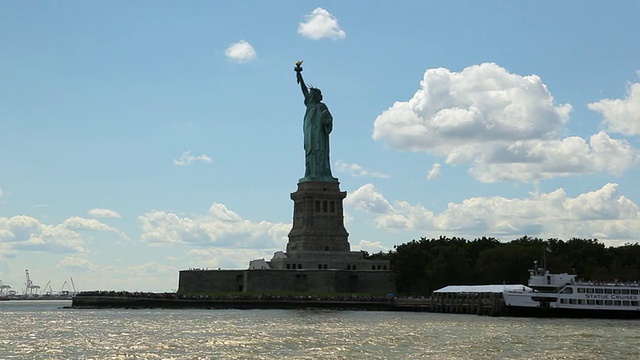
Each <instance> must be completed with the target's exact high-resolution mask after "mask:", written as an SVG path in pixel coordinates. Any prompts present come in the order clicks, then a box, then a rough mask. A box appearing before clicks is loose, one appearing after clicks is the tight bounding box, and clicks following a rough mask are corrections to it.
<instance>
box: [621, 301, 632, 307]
mask: <svg viewBox="0 0 640 360" xmlns="http://www.w3.org/2000/svg"><path fill="white" fill-rule="evenodd" d="M622 305H623V306H630V305H631V301H628V300H625V301H623V302H622Z"/></svg>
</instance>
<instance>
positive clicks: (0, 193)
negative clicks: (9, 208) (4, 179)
mask: <svg viewBox="0 0 640 360" xmlns="http://www.w3.org/2000/svg"><path fill="white" fill-rule="evenodd" d="M2 195H4V193H3V192H2V188H1V187H0V197H2Z"/></svg>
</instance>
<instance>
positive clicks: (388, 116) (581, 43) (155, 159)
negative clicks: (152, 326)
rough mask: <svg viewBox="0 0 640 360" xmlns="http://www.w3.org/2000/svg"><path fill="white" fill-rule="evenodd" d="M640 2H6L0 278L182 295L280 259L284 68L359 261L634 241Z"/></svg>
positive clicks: (294, 163)
mask: <svg viewBox="0 0 640 360" xmlns="http://www.w3.org/2000/svg"><path fill="white" fill-rule="evenodd" d="M639 12H640V4H639V3H637V2H636V1H617V2H615V4H610V3H607V2H604V1H602V2H597V1H593V2H583V1H562V2H555V1H536V2H522V1H520V2H511V1H482V2H480V1H449V2H440V3H437V2H424V1H394V2H369V3H366V4H365V3H356V2H344V1H335V2H334V1H318V2H310V1H298V2H294V1H271V2H265V1H244V2H204V1H183V2H180V3H179V4H177V3H174V2H165V1H136V2H123V1H112V2H107V3H96V2H89V3H87V2H80V1H67V2H48V3H41V2H38V3H36V2H4V3H2V5H0V79H1V82H2V86H1V87H0V280H2V281H3V283H4V284H9V285H11V286H12V288H13V289H14V290H17V291H19V292H20V291H21V288H22V287H24V285H23V284H24V270H25V269H29V271H30V273H31V277H32V279H33V280H34V283H36V284H38V285H41V286H43V287H44V284H45V283H47V282H48V281H51V282H50V284H51V287H52V288H53V290H54V291H55V290H59V288H60V287H61V286H62V284H63V282H64V281H68V279H69V277H73V279H74V282H75V284H76V286H77V288H78V289H80V290H90V289H116V290H122V289H125V290H151V291H171V290H174V289H176V288H177V280H178V271H179V270H180V269H187V268H193V267H198V268H246V267H247V266H248V262H249V260H251V259H256V258H266V259H270V258H271V256H272V254H273V252H275V251H278V250H284V248H285V245H286V242H287V233H288V231H289V230H290V228H291V217H292V209H293V203H292V201H291V200H290V198H289V194H290V193H291V192H293V191H295V190H296V184H297V180H298V179H299V178H301V177H302V176H303V175H304V153H303V150H302V117H303V114H304V104H303V99H302V94H301V93H300V89H299V87H298V86H297V84H296V82H295V73H294V71H293V67H294V62H295V61H297V60H304V64H303V67H304V72H303V75H304V76H305V80H306V81H307V83H309V84H311V85H314V86H317V87H319V88H320V89H322V91H323V95H324V101H325V103H326V104H327V105H328V107H329V109H330V111H331V112H332V114H333V117H334V127H333V133H332V134H331V163H332V170H333V174H334V176H336V177H338V178H339V179H340V182H341V188H342V190H344V191H347V192H348V197H347V199H346V200H345V211H346V220H345V221H346V226H347V229H348V231H349V233H350V238H349V240H350V243H351V246H352V249H353V250H359V249H364V250H368V251H370V252H377V251H379V250H383V251H386V250H389V249H392V248H393V245H395V244H400V243H404V242H407V241H410V240H412V239H417V238H420V237H422V236H424V237H437V236H440V235H445V236H461V237H466V238H468V239H473V238H476V237H481V236H494V237H497V238H499V239H501V240H503V241H509V240H512V239H515V238H518V237H520V236H523V235H529V236H535V237H542V238H551V237H555V238H561V239H570V238H572V237H581V238H597V239H599V240H600V241H602V242H603V243H605V244H606V245H607V246H617V245H621V244H624V243H635V242H638V241H639V240H640V210H639V208H638V207H639V206H640V190H639V188H638V185H637V183H638V179H639V178H640V168H639V165H640V162H639V159H640V150H639V149H640V48H638V46H637V45H636V42H637V25H635V24H636V22H637V19H636V17H637V14H638V13H639Z"/></svg>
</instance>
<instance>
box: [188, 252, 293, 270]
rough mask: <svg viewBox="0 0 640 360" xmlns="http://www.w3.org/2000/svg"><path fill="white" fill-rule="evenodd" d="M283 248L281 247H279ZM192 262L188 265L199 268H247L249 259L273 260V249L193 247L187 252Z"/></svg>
mask: <svg viewBox="0 0 640 360" xmlns="http://www.w3.org/2000/svg"><path fill="white" fill-rule="evenodd" d="M278 250H281V249H278ZM187 255H188V256H189V259H190V261H192V263H190V264H189V265H188V266H186V267H190V268H199V269H218V268H221V269H247V268H248V267H249V261H251V260H254V259H265V260H271V258H272V257H273V249H235V248H230V247H227V248H224V247H215V248H204V249H192V250H189V251H188V252H187Z"/></svg>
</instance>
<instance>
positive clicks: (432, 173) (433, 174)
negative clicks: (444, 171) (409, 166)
mask: <svg viewBox="0 0 640 360" xmlns="http://www.w3.org/2000/svg"><path fill="white" fill-rule="evenodd" d="M441 167H442V165H440V163H435V164H433V166H431V170H429V174H428V175H427V180H433V179H437V178H439V177H440V168H441Z"/></svg>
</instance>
